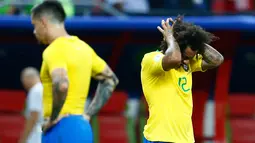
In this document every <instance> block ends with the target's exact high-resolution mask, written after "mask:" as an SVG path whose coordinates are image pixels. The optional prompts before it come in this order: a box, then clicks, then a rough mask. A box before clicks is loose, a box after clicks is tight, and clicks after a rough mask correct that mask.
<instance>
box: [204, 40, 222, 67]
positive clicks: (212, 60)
mask: <svg viewBox="0 0 255 143" xmlns="http://www.w3.org/2000/svg"><path fill="white" fill-rule="evenodd" d="M202 56H203V60H204V61H205V62H206V63H207V66H210V68H213V67H217V66H219V65H221V64H222V63H223V61H224V57H223V56H222V55H221V54H220V53H219V52H218V51H217V50H216V49H214V48H213V47H212V46H210V45H208V44H205V49H204V53H203V55H202Z"/></svg>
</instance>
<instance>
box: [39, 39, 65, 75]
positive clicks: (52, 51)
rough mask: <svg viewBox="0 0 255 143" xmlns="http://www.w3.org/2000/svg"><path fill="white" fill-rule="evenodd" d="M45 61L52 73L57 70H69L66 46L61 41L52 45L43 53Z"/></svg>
mask: <svg viewBox="0 0 255 143" xmlns="http://www.w3.org/2000/svg"><path fill="white" fill-rule="evenodd" d="M43 60H44V62H45V63H46V65H47V67H48V70H49V72H50V73H52V71H53V70H54V69H56V68H64V69H66V70H67V64H66V61H67V60H66V52H65V45H64V44H63V43H62V42H61V41H56V42H54V43H52V44H51V45H50V46H49V47H47V49H46V50H45V52H44V53H43Z"/></svg>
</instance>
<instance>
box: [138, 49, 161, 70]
mask: <svg viewBox="0 0 255 143" xmlns="http://www.w3.org/2000/svg"><path fill="white" fill-rule="evenodd" d="M163 57H164V54H162V53H159V52H158V53H149V54H146V55H145V56H144V57H143V60H142V71H146V72H148V73H151V74H159V73H162V72H164V69H163V67H162V59H163Z"/></svg>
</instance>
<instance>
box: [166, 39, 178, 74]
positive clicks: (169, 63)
mask: <svg viewBox="0 0 255 143" xmlns="http://www.w3.org/2000/svg"><path fill="white" fill-rule="evenodd" d="M167 44H168V48H167V50H166V52H165V56H164V58H163V63H162V65H163V68H164V70H166V71H167V70H170V69H172V68H176V67H179V66H180V64H181V60H182V56H181V51H180V48H179V45H178V43H177V42H176V41H175V39H174V38H173V37H172V38H171V39H170V40H169V43H167Z"/></svg>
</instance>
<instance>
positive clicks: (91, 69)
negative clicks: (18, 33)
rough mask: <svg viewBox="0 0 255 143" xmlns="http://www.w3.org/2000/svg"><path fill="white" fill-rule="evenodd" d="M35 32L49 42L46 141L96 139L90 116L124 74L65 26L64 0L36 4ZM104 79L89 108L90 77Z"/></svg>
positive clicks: (44, 79)
mask: <svg viewBox="0 0 255 143" xmlns="http://www.w3.org/2000/svg"><path fill="white" fill-rule="evenodd" d="M31 17H32V24H33V25H34V34H35V36H36V38H37V39H38V40H39V41H40V42H41V43H43V44H47V45H49V46H48V47H47V48H46V49H45V51H44V52H43V63H42V67H41V73H40V76H41V81H42V84H43V88H44V91H43V106H44V108H43V110H44V118H45V120H47V119H49V120H48V122H46V123H45V125H44V126H43V132H44V133H43V138H42V142H43V143H92V142H93V135H92V130H91V127H90V125H89V119H90V117H91V116H93V115H95V114H96V113H97V112H98V111H99V110H100V108H101V107H102V106H103V105H104V103H105V102H106V101H107V100H108V99H109V97H110V96H111V94H112V92H113V90H114V89H115V87H116V85H117V84H118V79H117V77H116V76H115V74H114V73H113V72H112V70H111V69H110V68H109V67H108V66H107V64H106V63H105V61H104V60H102V59H101V58H100V57H99V56H97V54H96V53H95V52H94V50H93V49H92V48H91V47H90V46H89V45H88V44H86V43H85V42H83V41H82V40H80V39H79V38H78V37H76V36H71V35H69V34H68V33H67V32H66V30H65V27H64V21H65V17H66V15H65V12H64V9H63V7H62V5H61V4H60V3H59V2H58V1H44V2H42V3H41V4H39V5H37V6H35V7H34V8H33V9H32V16H31ZM91 77H94V78H95V79H97V80H98V81H99V84H98V88H97V91H96V95H95V97H94V99H93V101H92V103H91V104H90V106H89V107H88V109H87V110H86V111H85V115H84V106H85V100H86V98H87V94H88V90H89V85H90V79H91Z"/></svg>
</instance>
